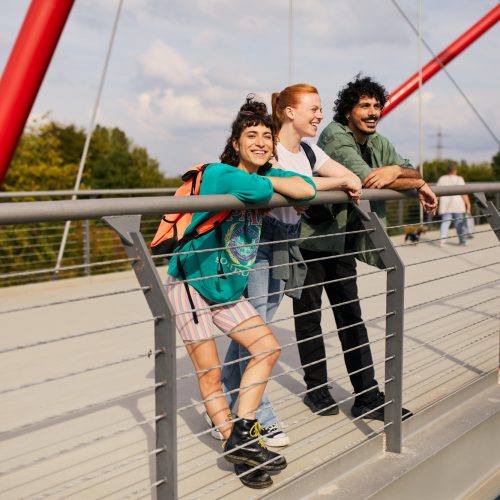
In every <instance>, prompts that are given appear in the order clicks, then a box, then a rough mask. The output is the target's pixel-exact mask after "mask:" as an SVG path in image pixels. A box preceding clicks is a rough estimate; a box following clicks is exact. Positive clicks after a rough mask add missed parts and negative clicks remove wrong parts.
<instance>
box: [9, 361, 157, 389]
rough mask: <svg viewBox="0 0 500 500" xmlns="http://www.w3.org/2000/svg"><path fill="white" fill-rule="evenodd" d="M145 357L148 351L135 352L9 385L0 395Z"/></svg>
mask: <svg viewBox="0 0 500 500" xmlns="http://www.w3.org/2000/svg"><path fill="white" fill-rule="evenodd" d="M145 357H146V358H149V357H150V354H148V353H145V354H136V355H135V356H128V357H125V358H122V359H120V360H118V361H111V362H110V363H104V364H103V365H97V366H92V367H89V368H85V369H83V370H78V371H74V372H69V373H65V374H64V375H58V376H55V377H49V378H46V379H44V380H38V381H37V382H31V383H29V384H23V385H20V386H17V387H11V388H8V389H3V390H1V391H0V395H2V394H7V393H10V392H15V391H20V390H21V389H29V388H31V387H35V386H37V385H42V384H46V383H48V382H56V381H58V380H63V379H65V378H68V377H74V376H76V375H83V374H84V373H90V372H93V371H96V370H101V369H103V368H109V367H111V366H116V365H120V364H122V363H129V362H130V361H137V360H138V359H141V358H145Z"/></svg>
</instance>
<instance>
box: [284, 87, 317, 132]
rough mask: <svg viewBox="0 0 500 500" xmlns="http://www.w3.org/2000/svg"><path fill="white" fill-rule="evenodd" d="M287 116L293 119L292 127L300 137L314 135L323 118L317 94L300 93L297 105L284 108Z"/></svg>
mask: <svg viewBox="0 0 500 500" xmlns="http://www.w3.org/2000/svg"><path fill="white" fill-rule="evenodd" d="M286 113H287V116H288V117H289V118H290V119H291V120H292V121H293V128H294V129H295V131H296V132H297V134H298V135H299V136H300V137H301V138H302V137H314V136H315V135H316V132H317V131H318V127H319V124H320V123H321V120H323V109H322V108H321V99H320V97H319V95H318V94H314V93H307V94H301V95H300V101H299V102H298V104H297V106H294V107H291V106H289V107H288V108H286Z"/></svg>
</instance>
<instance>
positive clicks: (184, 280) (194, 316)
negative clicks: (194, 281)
mask: <svg viewBox="0 0 500 500" xmlns="http://www.w3.org/2000/svg"><path fill="white" fill-rule="evenodd" d="M177 268H178V269H179V272H180V273H181V277H182V280H183V282H184V288H185V289H186V294H187V296H188V300H189V305H190V306H191V311H192V313H193V319H194V322H195V323H196V324H198V323H199V320H198V315H197V314H196V311H195V309H196V308H195V306H194V301H193V297H191V290H189V285H188V283H187V278H186V273H185V272H184V267H183V266H182V262H181V259H180V258H177Z"/></svg>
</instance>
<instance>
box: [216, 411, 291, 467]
mask: <svg viewBox="0 0 500 500" xmlns="http://www.w3.org/2000/svg"><path fill="white" fill-rule="evenodd" d="M260 428H261V426H260V424H259V422H258V420H249V419H246V418H242V419H241V420H237V421H236V422H234V424H233V430H232V431H231V435H230V436H229V439H228V440H227V441H226V443H225V444H224V451H225V452H226V453H227V452H229V453H227V455H224V457H225V459H226V460H227V461H228V462H231V463H233V464H246V465H250V466H252V467H259V468H260V469H262V470H264V471H266V472H279V471H281V470H283V469H285V468H286V465H287V464H286V460H285V457H284V456H282V455H280V454H279V453H275V452H274V451H270V450H268V449H267V448H266V445H265V444H264V442H263V441H262V439H261V438H260Z"/></svg>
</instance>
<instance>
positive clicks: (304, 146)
mask: <svg viewBox="0 0 500 500" xmlns="http://www.w3.org/2000/svg"><path fill="white" fill-rule="evenodd" d="M300 145H301V146H302V149H303V150H304V153H305V154H306V156H307V159H308V160H309V165H311V170H314V165H316V155H315V154H314V151H313V148H312V147H311V146H310V145H309V144H307V142H304V141H300Z"/></svg>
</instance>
